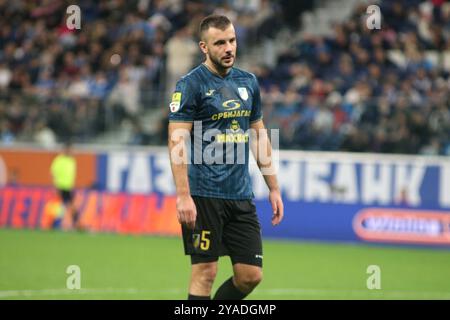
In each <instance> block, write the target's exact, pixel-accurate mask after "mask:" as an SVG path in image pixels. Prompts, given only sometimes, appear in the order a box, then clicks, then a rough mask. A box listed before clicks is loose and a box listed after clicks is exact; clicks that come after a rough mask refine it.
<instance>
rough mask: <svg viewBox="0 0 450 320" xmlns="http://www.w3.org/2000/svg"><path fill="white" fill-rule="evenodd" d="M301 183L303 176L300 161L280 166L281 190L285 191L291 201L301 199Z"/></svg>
mask: <svg viewBox="0 0 450 320" xmlns="http://www.w3.org/2000/svg"><path fill="white" fill-rule="evenodd" d="M301 181H302V176H301V173H300V162H299V161H290V162H288V163H280V164H279V175H278V183H279V186H280V189H281V190H283V191H284V194H285V195H286V197H287V198H288V199H289V200H292V201H295V200H298V199H300V182H301Z"/></svg>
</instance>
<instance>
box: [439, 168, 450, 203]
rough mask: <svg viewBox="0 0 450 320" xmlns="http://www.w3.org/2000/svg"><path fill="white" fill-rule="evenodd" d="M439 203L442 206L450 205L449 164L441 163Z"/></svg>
mask: <svg viewBox="0 0 450 320" xmlns="http://www.w3.org/2000/svg"><path fill="white" fill-rule="evenodd" d="M440 169H441V170H440V175H439V178H440V183H439V187H440V188H439V190H440V193H439V204H440V205H441V206H442V207H447V208H449V207H450V164H446V165H442V166H441V168H440Z"/></svg>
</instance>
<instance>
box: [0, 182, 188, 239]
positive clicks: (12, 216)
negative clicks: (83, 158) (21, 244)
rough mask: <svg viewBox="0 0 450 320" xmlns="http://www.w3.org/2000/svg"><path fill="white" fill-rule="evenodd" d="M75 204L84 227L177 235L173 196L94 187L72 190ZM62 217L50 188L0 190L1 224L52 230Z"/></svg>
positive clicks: (57, 198) (65, 218)
mask: <svg viewBox="0 0 450 320" xmlns="http://www.w3.org/2000/svg"><path fill="white" fill-rule="evenodd" d="M74 203H75V206H76V208H77V209H78V211H79V213H80V223H81V226H82V227H83V229H85V230H87V231H92V232H114V233H121V234H158V235H179V234H180V233H181V228H180V225H179V223H178V220H177V216H176V198H175V197H170V196H160V195H158V194H151V195H132V194H126V193H114V194H113V193H107V192H99V191H93V190H87V191H83V190H78V191H76V192H75V197H74ZM60 218H63V223H62V225H63V226H64V220H67V219H70V217H69V216H68V215H65V214H64V206H63V205H62V203H61V201H60V200H59V196H58V195H57V193H56V192H55V191H54V190H53V189H51V188H32V187H30V188H25V187H6V188H2V189H0V227H10V228H32V229H51V228H52V227H53V226H54V222H55V221H56V220H58V219H60Z"/></svg>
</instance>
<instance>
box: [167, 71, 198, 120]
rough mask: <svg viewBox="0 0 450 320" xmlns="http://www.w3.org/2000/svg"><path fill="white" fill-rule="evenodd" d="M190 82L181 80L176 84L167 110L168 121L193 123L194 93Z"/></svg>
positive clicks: (184, 79)
mask: <svg viewBox="0 0 450 320" xmlns="http://www.w3.org/2000/svg"><path fill="white" fill-rule="evenodd" d="M194 90H195V89H194V88H192V85H190V81H189V80H188V79H186V78H182V79H181V80H179V81H178V82H177V85H176V87H175V92H174V93H173V94H172V98H171V101H170V105H169V109H170V113H169V121H174V122H176V121H179V122H191V121H194V110H195V99H194V97H195V92H194Z"/></svg>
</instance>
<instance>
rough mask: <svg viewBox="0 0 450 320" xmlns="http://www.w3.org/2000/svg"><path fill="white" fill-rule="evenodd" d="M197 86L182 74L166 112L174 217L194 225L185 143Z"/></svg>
mask: <svg viewBox="0 0 450 320" xmlns="http://www.w3.org/2000/svg"><path fill="white" fill-rule="evenodd" d="M196 91H197V90H196V88H194V87H193V84H192V81H189V80H188V79H187V78H182V79H181V80H180V81H178V82H177V85H176V88H175V92H174V94H173V95H172V101H171V103H170V113H169V137H168V145H169V153H170V165H171V167H172V174H173V179H174V182H175V187H176V192H177V217H178V221H179V222H180V223H181V224H185V225H186V226H187V227H189V228H191V229H194V227H195V220H196V218H197V210H196V208H195V204H194V200H192V197H191V193H190V189H189V179H188V143H190V138H191V131H192V123H193V121H194V112H195V105H196V102H195V94H194V92H196Z"/></svg>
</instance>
